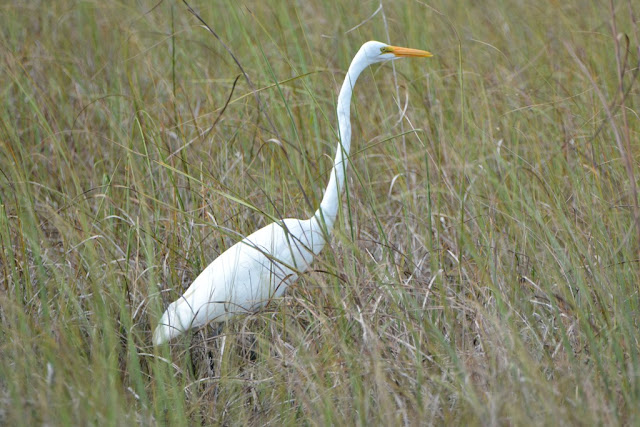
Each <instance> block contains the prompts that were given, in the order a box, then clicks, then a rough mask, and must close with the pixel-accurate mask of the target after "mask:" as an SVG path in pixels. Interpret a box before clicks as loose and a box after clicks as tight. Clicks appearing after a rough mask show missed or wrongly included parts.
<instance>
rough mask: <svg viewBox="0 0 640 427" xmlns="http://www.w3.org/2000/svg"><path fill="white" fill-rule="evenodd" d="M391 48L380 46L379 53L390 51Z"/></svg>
mask: <svg viewBox="0 0 640 427" xmlns="http://www.w3.org/2000/svg"><path fill="white" fill-rule="evenodd" d="M390 52H391V48H390V47H389V46H383V47H381V48H380V53H390Z"/></svg>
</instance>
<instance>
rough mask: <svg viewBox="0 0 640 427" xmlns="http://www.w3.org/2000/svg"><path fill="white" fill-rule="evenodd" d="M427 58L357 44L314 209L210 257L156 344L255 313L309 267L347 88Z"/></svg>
mask: <svg viewBox="0 0 640 427" xmlns="http://www.w3.org/2000/svg"><path fill="white" fill-rule="evenodd" d="M430 56H432V54H431V53H429V52H427V51H424V50H417V49H410V48H404V47H397V46H390V45H387V44H385V43H380V42H377V41H369V42H367V43H365V44H363V45H362V47H361V48H360V50H359V51H358V53H357V54H356V56H355V57H354V58H353V61H351V65H350V66H349V70H348V71H347V75H346V77H345V79H344V83H343V84H342V88H341V89H340V94H339V96H338V108H337V113H338V131H339V137H340V140H339V142H338V148H337V153H336V158H335V161H334V163H333V169H332V171H331V176H330V178H329V184H328V185H327V189H326V190H325V192H324V196H323V197H322V202H321V203H320V208H319V209H318V210H317V211H316V212H315V214H314V215H313V216H312V217H311V218H310V219H307V220H300V219H293V218H287V219H283V220H281V221H276V222H274V223H271V224H269V225H267V226H266V227H264V228H261V229H260V230H258V231H256V232H254V233H252V234H251V235H249V236H248V237H246V238H244V239H243V240H242V241H240V242H238V243H236V244H235V245H233V246H232V247H231V248H229V249H228V250H227V251H225V252H224V253H223V254H222V255H220V256H219V257H218V258H216V259H215V260H214V261H213V262H212V263H211V264H209V266H208V267H207V268H205V269H204V271H203V272H202V273H200V275H199V276H198V277H197V278H196V280H195V281H194V282H193V283H192V284H191V286H189V289H187V291H186V292H185V293H184V295H182V296H181V297H180V298H179V299H177V300H176V301H174V302H173V303H171V304H170V305H169V307H167V310H166V311H165V312H164V314H163V315H162V318H161V319H160V321H159V322H158V326H157V327H156V330H155V332H154V333H153V344H154V345H160V344H162V343H164V342H167V341H169V340H171V339H173V338H175V337H177V336H178V335H180V334H182V333H184V332H186V331H188V330H189V329H192V328H197V327H200V326H204V325H206V324H207V323H209V322H222V321H225V320H227V319H229V318H230V317H232V316H234V315H236V314H239V313H247V312H252V311H255V310H256V309H258V308H260V307H261V306H264V305H265V304H266V303H267V302H269V301H270V300H271V299H272V298H276V297H279V296H280V295H282V293H283V292H284V290H285V289H286V288H287V286H289V285H290V284H291V283H293V282H295V280H296V279H297V278H298V275H299V274H300V273H302V272H304V271H305V270H307V269H308V268H309V265H310V264H311V262H312V261H313V257H314V256H315V255H318V254H319V253H320V251H321V250H322V248H323V247H324V245H325V243H326V238H328V236H329V234H330V233H331V230H332V229H333V225H334V222H335V220H336V217H337V215H338V204H339V202H340V194H341V192H342V190H343V187H344V179H345V172H346V169H347V165H348V157H349V148H350V145H351V121H350V115H351V113H350V106H351V93H352V91H353V86H354V85H355V83H356V80H357V79H358V76H360V73H362V71H363V70H364V69H365V68H367V67H368V66H369V65H372V64H376V63H379V62H386V61H389V60H394V59H398V58H402V57H423V58H427V57H430Z"/></svg>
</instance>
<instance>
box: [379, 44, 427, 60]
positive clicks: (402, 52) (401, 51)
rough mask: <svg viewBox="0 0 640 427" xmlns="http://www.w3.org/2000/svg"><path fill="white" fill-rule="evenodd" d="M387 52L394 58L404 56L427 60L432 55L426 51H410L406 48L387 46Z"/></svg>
mask: <svg viewBox="0 0 640 427" xmlns="http://www.w3.org/2000/svg"><path fill="white" fill-rule="evenodd" d="M388 50H389V52H390V53H393V54H394V55H395V56H406V57H414V58H429V57H431V56H433V53H431V52H427V51H426V50H419V49H411V48H408V47H399V46H389V47H388Z"/></svg>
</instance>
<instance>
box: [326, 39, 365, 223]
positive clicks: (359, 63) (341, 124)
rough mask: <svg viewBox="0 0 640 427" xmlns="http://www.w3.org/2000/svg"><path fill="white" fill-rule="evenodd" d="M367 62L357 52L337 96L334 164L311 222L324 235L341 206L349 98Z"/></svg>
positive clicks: (348, 140) (348, 143)
mask: <svg viewBox="0 0 640 427" xmlns="http://www.w3.org/2000/svg"><path fill="white" fill-rule="evenodd" d="M367 65H369V64H368V62H367V61H366V60H365V55H364V53H363V52H362V51H359V52H358V53H357V54H356V56H355V58H353V61H351V65H350V66H349V70H348V71H347V76H346V77H345V79H344V82H343V83H342V88H341V89H340V94H339V95H338V108H337V113H338V132H339V136H340V140H339V141H338V148H337V152H336V158H335V160H334V162H333V169H332V170H331V177H330V178H329V184H328V185H327V189H326V190H325V192H324V196H323V197H322V203H320V208H319V209H318V210H317V211H316V213H315V215H314V218H315V219H316V220H317V221H318V222H319V223H320V224H324V225H325V226H326V231H327V233H331V230H333V225H334V223H335V221H336V217H337V216H338V205H339V204H340V194H342V190H343V189H344V179H345V174H346V172H347V166H348V164H349V149H350V148H351V94H352V93H353V87H354V86H355V84H356V80H358V77H359V76H360V73H362V71H363V70H364V69H365V68H367Z"/></svg>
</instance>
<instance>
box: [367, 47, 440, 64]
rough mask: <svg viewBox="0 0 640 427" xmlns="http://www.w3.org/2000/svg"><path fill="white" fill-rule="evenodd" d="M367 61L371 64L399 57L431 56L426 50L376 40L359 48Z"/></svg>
mask: <svg viewBox="0 0 640 427" xmlns="http://www.w3.org/2000/svg"><path fill="white" fill-rule="evenodd" d="M360 50H361V52H362V53H363V54H364V56H365V58H367V61H368V62H369V63H371V64H375V63H378V62H386V61H392V60H394V59H400V58H410V57H414V58H429V57H430V56H433V54H432V53H431V52H427V51H426V50H418V49H411V48H408V47H398V46H391V45H388V44H386V43H380V42H377V41H370V42H366V43H365V44H363V45H362V47H361V48H360Z"/></svg>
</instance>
